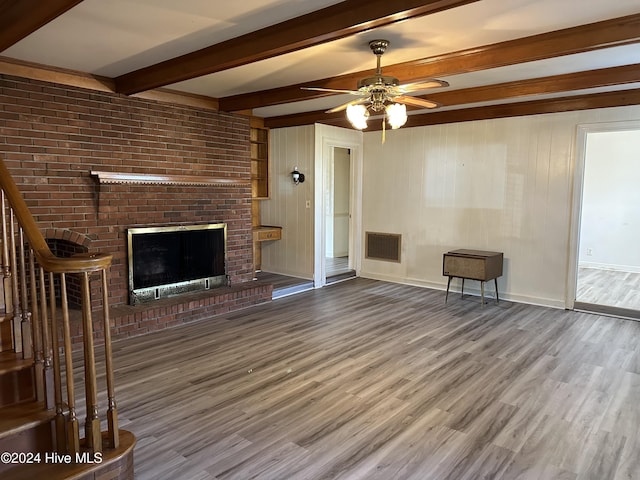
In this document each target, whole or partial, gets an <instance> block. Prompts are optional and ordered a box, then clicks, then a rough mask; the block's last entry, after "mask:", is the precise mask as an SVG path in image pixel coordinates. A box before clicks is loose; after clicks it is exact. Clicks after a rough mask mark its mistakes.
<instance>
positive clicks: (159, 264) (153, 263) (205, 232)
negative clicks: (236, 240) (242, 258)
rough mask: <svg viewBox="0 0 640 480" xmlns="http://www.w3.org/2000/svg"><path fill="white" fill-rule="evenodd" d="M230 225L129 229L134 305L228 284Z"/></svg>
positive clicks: (130, 283) (132, 301)
mask: <svg viewBox="0 0 640 480" xmlns="http://www.w3.org/2000/svg"><path fill="white" fill-rule="evenodd" d="M226 243H227V225H226V224H225V223H216V224H208V225H189V226H183V225H181V226H171V227H145V228H130V229H128V230H127V250H128V259H129V299H130V303H131V304H132V305H135V304H137V303H141V302H146V301H149V300H154V299H158V298H163V297H169V296H172V295H177V294H180V293H186V292H193V291H198V290H206V289H209V288H213V287H217V286H221V285H225V284H226V283H227V275H226V273H227V272H226Z"/></svg>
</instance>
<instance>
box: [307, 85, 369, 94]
mask: <svg viewBox="0 0 640 480" xmlns="http://www.w3.org/2000/svg"><path fill="white" fill-rule="evenodd" d="M300 88H301V89H302V90H313V91H314V92H329V93H347V94H350V95H362V92H360V91H359V90H338V89H335V88H322V87H300Z"/></svg>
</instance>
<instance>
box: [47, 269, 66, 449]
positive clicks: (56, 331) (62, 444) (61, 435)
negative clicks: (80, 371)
mask: <svg viewBox="0 0 640 480" xmlns="http://www.w3.org/2000/svg"><path fill="white" fill-rule="evenodd" d="M49 310H50V311H51V343H52V346H53V384H54V388H55V391H54V400H55V404H56V416H55V429H56V450H57V451H58V453H66V452H67V439H66V433H65V432H66V429H65V420H64V404H63V403H62V372H61V370H60V328H59V326H58V318H57V311H56V288H55V283H54V276H53V273H51V272H49Z"/></svg>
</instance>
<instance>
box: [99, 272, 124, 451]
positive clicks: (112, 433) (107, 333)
mask: <svg viewBox="0 0 640 480" xmlns="http://www.w3.org/2000/svg"><path fill="white" fill-rule="evenodd" d="M108 288H109V286H108V281H107V271H106V270H102V311H103V316H104V356H105V368H106V375H107V398H108V402H109V408H108V410H107V429H108V437H107V439H108V441H109V446H110V447H111V448H118V446H119V444H120V434H119V432H118V407H117V405H116V394H115V382H114V381H113V354H112V350H111V321H110V314H109V290H108Z"/></svg>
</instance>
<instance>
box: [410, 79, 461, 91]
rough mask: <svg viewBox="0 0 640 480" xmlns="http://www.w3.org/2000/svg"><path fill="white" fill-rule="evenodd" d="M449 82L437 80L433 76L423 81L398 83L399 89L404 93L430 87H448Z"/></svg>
mask: <svg viewBox="0 0 640 480" xmlns="http://www.w3.org/2000/svg"><path fill="white" fill-rule="evenodd" d="M448 86H449V83H448V82H445V81H444V80H436V79H435V78H431V79H429V80H424V81H422V82H414V83H407V84H405V85H398V87H397V88H398V90H399V91H400V92H402V93H409V92H417V91H418V90H428V89H429V88H438V87H448Z"/></svg>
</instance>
